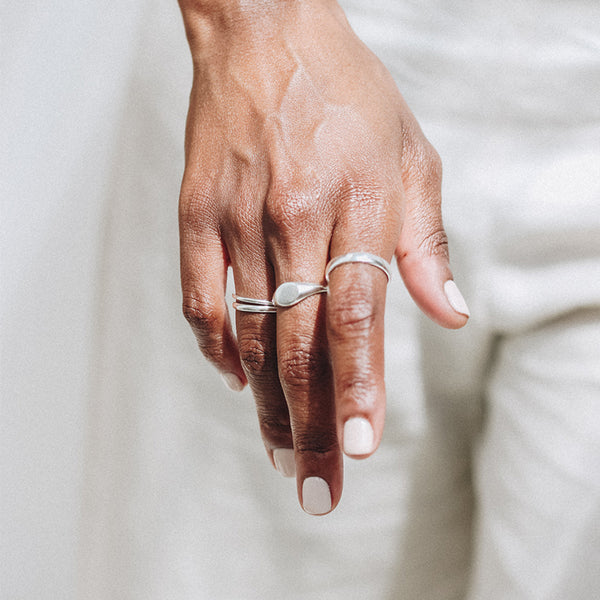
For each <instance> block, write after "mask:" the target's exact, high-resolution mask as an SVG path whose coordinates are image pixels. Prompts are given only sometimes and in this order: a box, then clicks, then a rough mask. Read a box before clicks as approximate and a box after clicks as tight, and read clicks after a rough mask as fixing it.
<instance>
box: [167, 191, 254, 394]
mask: <svg viewBox="0 0 600 600" xmlns="http://www.w3.org/2000/svg"><path fill="white" fill-rule="evenodd" d="M191 204H192V200H188V199H185V198H183V197H182V201H181V204H180V206H181V208H180V221H179V223H180V245H181V250H180V257H181V285H182V291H183V313H184V315H185V318H186V319H187V321H188V323H189V324H190V326H191V327H192V331H193V332H194V335H195V336H196V340H197V341H198V346H199V347H200V350H201V351H202V353H203V354H204V356H205V357H206V358H207V359H208V360H209V361H210V362H211V363H212V364H213V365H214V366H215V367H216V368H217V369H218V370H219V371H220V373H221V376H222V377H223V380H224V382H225V384H226V385H227V386H228V387H229V388H230V389H232V390H234V391H239V390H241V389H243V387H244V386H245V385H246V376H245V374H244V371H243V369H242V365H241V363H240V358H239V352H238V348H237V342H236V339H235V336H234V334H233V331H232V328H231V322H230V318H229V311H228V309H227V305H226V303H225V290H226V286H227V268H228V262H229V260H228V257H227V252H226V250H225V248H224V246H223V244H222V241H221V238H220V236H219V233H218V232H217V231H216V229H215V228H212V227H210V226H209V225H207V224H206V222H204V220H203V219H201V218H199V217H198V212H197V210H191V209H190V206H191Z"/></svg>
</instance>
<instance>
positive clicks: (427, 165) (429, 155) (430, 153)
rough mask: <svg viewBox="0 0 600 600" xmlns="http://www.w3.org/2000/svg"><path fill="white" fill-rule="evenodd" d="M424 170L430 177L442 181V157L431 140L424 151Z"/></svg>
mask: <svg viewBox="0 0 600 600" xmlns="http://www.w3.org/2000/svg"><path fill="white" fill-rule="evenodd" d="M423 171H424V173H425V174H426V175H427V177H428V178H429V179H433V180H435V181H441V179H442V171H443V166H442V158H441V157H440V155H439V154H438V152H437V150H436V149H435V148H434V147H433V146H432V145H431V144H430V143H429V142H428V143H427V145H426V147H425V150H424V153H423Z"/></svg>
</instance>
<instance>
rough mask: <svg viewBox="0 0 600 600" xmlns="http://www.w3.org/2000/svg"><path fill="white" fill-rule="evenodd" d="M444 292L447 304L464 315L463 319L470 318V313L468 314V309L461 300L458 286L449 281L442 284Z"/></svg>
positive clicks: (461, 296) (463, 300) (462, 299)
mask: <svg viewBox="0 0 600 600" xmlns="http://www.w3.org/2000/svg"><path fill="white" fill-rule="evenodd" d="M444 292H446V298H448V302H449V303H450V306H451V307H452V308H453V309H454V310H455V311H456V312H457V313H460V314H461V315H465V317H470V316H471V313H470V312H469V307H468V306H467V303H466V302H465V299H464V298H463V295H462V294H461V293H460V290H459V289H458V286H457V285H456V284H455V283H454V281H452V279H449V280H448V281H446V283H445V284H444Z"/></svg>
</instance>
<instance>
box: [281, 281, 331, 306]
mask: <svg viewBox="0 0 600 600" xmlns="http://www.w3.org/2000/svg"><path fill="white" fill-rule="evenodd" d="M324 292H327V286H325V285H321V284H319V283H302V282H296V281H287V282H286V283H282V284H281V285H280V286H279V287H278V288H277V289H276V290H275V294H273V304H275V306H279V307H281V308H287V307H289V306H294V305H295V304H298V302H300V301H301V300H304V299H305V298H308V297H309V296H314V295H315V294H323V293H324Z"/></svg>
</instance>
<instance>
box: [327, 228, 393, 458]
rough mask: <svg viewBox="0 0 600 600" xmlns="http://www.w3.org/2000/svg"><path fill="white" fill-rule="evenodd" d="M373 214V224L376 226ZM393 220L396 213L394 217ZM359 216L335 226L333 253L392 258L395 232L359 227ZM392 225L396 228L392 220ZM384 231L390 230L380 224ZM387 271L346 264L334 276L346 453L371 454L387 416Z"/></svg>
mask: <svg viewBox="0 0 600 600" xmlns="http://www.w3.org/2000/svg"><path fill="white" fill-rule="evenodd" d="M377 221H378V219H377V218H376V217H373V219H372V220H371V223H372V224H374V225H376V224H377ZM392 221H393V218H392ZM355 223H356V219H352V218H351V219H349V220H348V222H347V223H346V224H341V225H339V226H338V227H337V228H336V231H335V233H334V236H333V239H332V244H331V256H332V258H334V257H336V256H341V255H344V254H346V253H348V252H354V251H366V252H370V253H372V254H375V255H377V256H381V257H382V258H385V259H386V260H389V258H390V256H391V254H392V248H393V241H394V238H393V237H389V238H388V239H387V240H386V239H385V237H386V236H385V235H383V236H382V235H381V234H380V235H378V236H376V235H372V234H369V233H368V228H367V229H364V230H363V231H359V230H358V229H357V228H356V225H355ZM389 225H390V228H391V229H395V231H394V233H395V234H396V236H397V229H396V228H395V226H394V225H393V224H392V223H390V224H389ZM379 229H380V231H385V226H384V225H383V224H381V226H380V227H379ZM386 289H387V276H386V275H385V273H384V272H382V271H381V270H380V269H378V268H376V267H374V266H373V265H369V264H361V263H345V264H342V265H340V266H339V267H337V268H336V269H334V270H333V271H332V272H331V274H330V278H329V294H328V299H327V303H328V304H327V336H328V339H329V346H330V355H331V364H332V368H333V380H334V390H335V403H336V411H337V427H338V435H339V438H340V439H341V440H342V444H343V449H344V453H345V454H347V455H349V456H352V457H353V458H365V457H367V456H369V455H371V454H372V453H373V452H374V451H375V449H376V448H377V446H378V445H379V443H380V441H381V436H382V432H383V425H384V420H385V383H384V313H385V296H386Z"/></svg>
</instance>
